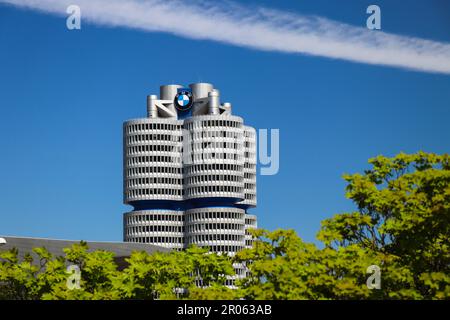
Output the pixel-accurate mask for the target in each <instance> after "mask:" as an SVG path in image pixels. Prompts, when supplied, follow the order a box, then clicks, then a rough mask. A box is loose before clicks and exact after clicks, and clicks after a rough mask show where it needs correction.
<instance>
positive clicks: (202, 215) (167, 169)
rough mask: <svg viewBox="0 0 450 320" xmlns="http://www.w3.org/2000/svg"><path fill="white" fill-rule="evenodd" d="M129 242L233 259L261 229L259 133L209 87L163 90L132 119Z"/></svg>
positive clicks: (126, 128)
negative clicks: (202, 250) (191, 248)
mask: <svg viewBox="0 0 450 320" xmlns="http://www.w3.org/2000/svg"><path fill="white" fill-rule="evenodd" d="M123 137H124V142H123V143H124V151H123V152H124V172H123V175H124V178H123V180H124V203H125V204H128V205H130V206H132V207H133V209H132V210H131V211H130V212H127V213H125V214H124V241H126V242H137V243H149V244H153V245H158V246H162V247H166V248H170V249H176V250H181V249H183V248H185V247H187V246H189V245H191V244H195V245H198V246H200V247H208V248H209V250H210V251H211V252H221V253H227V254H231V255H232V254H234V253H236V252H237V251H239V250H241V249H243V248H245V247H250V246H251V245H252V237H251V236H250V234H249V233H248V229H250V228H256V216H255V215H253V214H249V213H248V210H249V209H250V208H252V207H255V206H256V134H255V129H253V128H252V127H249V126H247V125H244V122H243V119H242V118H240V117H238V116H235V115H233V114H232V109H231V104H230V103H221V102H220V93H219V90H217V89H215V88H214V87H213V85H211V84H209V83H194V84H191V85H189V87H184V86H181V85H164V86H161V87H160V94H159V97H158V96H156V95H150V96H148V97H147V117H146V118H139V119H134V120H129V121H126V122H125V123H124V125H123Z"/></svg>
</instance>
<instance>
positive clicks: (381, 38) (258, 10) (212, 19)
mask: <svg viewBox="0 0 450 320" xmlns="http://www.w3.org/2000/svg"><path fill="white" fill-rule="evenodd" d="M0 2H4V3H9V4H12V5H14V6H18V7H23V8H28V9H35V10H39V11H43V12H48V13H51V14H56V15H61V16H67V13H66V8H67V7H68V6H69V5H71V4H76V5H78V6H80V8H81V14H82V23H83V22H84V21H88V22H91V23H95V24H100V25H105V26H111V27H125V28H134V29H140V30H143V31H150V32H168V33H172V34H175V35H178V36H182V37H187V38H192V39H204V40H213V41H219V42H222V43H227V44H231V45H236V46H241V47H248V48H253V49H257V50H266V51H279V52H286V53H300V54H307V55H314V56H321V57H328V58H334V59H343V60H348V61H353V62H359V63H367V64H374V65H386V66H392V67H400V68H405V69H411V70H417V71H424V72H434V73H445V74H450V44H449V43H443V42H437V41H430V40H425V39H420V38H415V37H407V36H400V35H395V34H389V33H385V32H381V31H371V30H368V29H367V28H365V27H364V26H361V27H356V26H351V25H348V24H344V23H339V22H336V21H333V20H329V19H326V18H321V17H316V16H305V15H299V14H293V13H289V12H284V11H279V10H273V9H268V8H263V7H249V6H244V5H240V4H237V3H234V2H226V3H225V4H223V3H221V4H219V3H216V1H214V2H213V1H201V0H197V1H190V2H187V1H180V0H172V1H170V0H148V1H144V0H104V1H102V0H75V1H74V0H0ZM362 14H363V13H362Z"/></svg>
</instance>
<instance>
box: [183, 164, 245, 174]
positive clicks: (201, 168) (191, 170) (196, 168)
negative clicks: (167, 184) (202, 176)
mask: <svg viewBox="0 0 450 320" xmlns="http://www.w3.org/2000/svg"><path fill="white" fill-rule="evenodd" d="M244 166H245V164H244ZM185 170H186V173H188V174H195V173H199V172H205V171H218V170H226V171H242V165H238V164H228V163H209V164H207V163H203V164H194V165H188V166H186V169H185Z"/></svg>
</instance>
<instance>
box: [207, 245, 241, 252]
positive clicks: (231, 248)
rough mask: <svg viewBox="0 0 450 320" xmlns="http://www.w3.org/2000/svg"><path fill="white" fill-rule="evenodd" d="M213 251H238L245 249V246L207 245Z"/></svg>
mask: <svg viewBox="0 0 450 320" xmlns="http://www.w3.org/2000/svg"><path fill="white" fill-rule="evenodd" d="M207 247H208V248H209V251H211V252H238V251H241V250H242V249H244V247H243V246H207Z"/></svg>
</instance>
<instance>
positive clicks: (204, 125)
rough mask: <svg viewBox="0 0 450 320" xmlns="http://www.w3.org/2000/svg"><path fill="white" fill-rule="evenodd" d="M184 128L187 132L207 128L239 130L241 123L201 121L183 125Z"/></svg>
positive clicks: (232, 121)
mask: <svg viewBox="0 0 450 320" xmlns="http://www.w3.org/2000/svg"><path fill="white" fill-rule="evenodd" d="M184 127H185V128H186V129H189V130H190V129H195V128H209V127H228V128H230V127H231V128H241V127H242V123H241V122H239V121H235V120H202V121H192V122H188V123H185V124H184Z"/></svg>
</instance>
